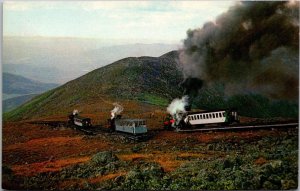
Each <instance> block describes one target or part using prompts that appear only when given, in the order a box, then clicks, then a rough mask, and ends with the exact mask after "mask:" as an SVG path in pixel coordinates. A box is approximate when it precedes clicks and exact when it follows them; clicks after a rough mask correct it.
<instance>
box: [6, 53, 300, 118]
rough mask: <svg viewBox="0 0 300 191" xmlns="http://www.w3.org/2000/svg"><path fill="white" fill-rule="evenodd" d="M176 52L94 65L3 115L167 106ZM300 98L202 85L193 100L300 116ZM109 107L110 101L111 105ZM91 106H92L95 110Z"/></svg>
mask: <svg viewBox="0 0 300 191" xmlns="http://www.w3.org/2000/svg"><path fill="white" fill-rule="evenodd" d="M177 59H178V52H176V51H172V52H169V53H167V54H165V55H162V56H160V57H138V58H136V57H129V58H124V59H122V60H119V61H117V62H114V63H112V64H110V65H107V66H105V67H102V68H99V69H96V70H94V71H92V72H90V73H88V74H86V75H84V76H81V77H79V78H77V79H75V80H72V81H70V82H68V83H66V84H64V85H62V86H60V87H58V88H56V89H53V90H50V91H48V92H46V93H44V94H41V95H39V96H37V97H35V98H34V99H32V100H30V101H29V102H27V103H25V104H23V105H22V106H20V107H18V108H16V109H14V110H12V111H10V112H8V113H5V114H4V120H21V119H30V118H34V117H41V116H52V115H56V114H62V113H63V114H65V112H66V111H71V110H72V109H74V108H76V107H77V106H78V105H81V106H82V107H88V106H89V105H90V104H92V103H96V104H98V103H99V104H98V105H99V106H98V105H97V107H98V108H101V107H104V106H103V105H101V104H100V102H101V101H102V103H103V101H104V102H106V99H109V100H114V101H115V100H116V101H121V100H133V101H136V102H139V103H148V104H152V105H157V106H161V107H163V108H166V107H167V105H168V104H169V103H170V102H171V101H172V100H173V99H174V98H176V97H181V96H182V92H183V89H181V88H180V87H179V85H178V84H180V82H182V80H183V76H182V72H181V70H180V67H179V66H178V64H177V62H176V60H177ZM298 105H299V104H298V102H297V101H284V100H270V99H268V98H267V97H264V96H262V95H258V94H240V95H233V96H226V95H225V93H224V86H222V85H221V84H217V85H215V86H214V87H203V88H202V89H201V90H200V93H199V95H198V96H197V97H196V98H195V99H194V101H193V105H192V106H193V108H198V109H199V108H200V109H219V108H236V109H237V111H238V112H239V113H240V114H241V115H243V116H249V117H260V118H272V117H288V118H290V117H292V118H298ZM110 107H111V104H110ZM94 109H95V108H92V109H91V110H90V111H94Z"/></svg>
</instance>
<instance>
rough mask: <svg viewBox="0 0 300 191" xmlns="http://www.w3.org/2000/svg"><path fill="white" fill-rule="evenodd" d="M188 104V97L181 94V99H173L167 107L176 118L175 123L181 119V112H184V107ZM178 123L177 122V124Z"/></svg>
mask: <svg viewBox="0 0 300 191" xmlns="http://www.w3.org/2000/svg"><path fill="white" fill-rule="evenodd" d="M188 105H189V97H188V96H183V97H182V98H181V99H179V98H176V99H174V100H173V101H172V102H171V103H170V105H169V106H168V108H167V111H168V113H170V114H171V115H172V116H173V119H176V120H175V121H176V123H178V122H179V121H181V119H182V117H183V114H185V113H186V107H187V106H188ZM177 125H178V124H177Z"/></svg>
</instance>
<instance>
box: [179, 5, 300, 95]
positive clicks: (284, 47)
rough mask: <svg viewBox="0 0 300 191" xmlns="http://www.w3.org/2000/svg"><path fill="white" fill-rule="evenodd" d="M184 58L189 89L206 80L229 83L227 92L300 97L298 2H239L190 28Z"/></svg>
mask: <svg viewBox="0 0 300 191" xmlns="http://www.w3.org/2000/svg"><path fill="white" fill-rule="evenodd" d="M180 63H181V64H182V67H183V73H184V78H185V79H186V80H185V81H184V82H183V83H182V85H183V86H184V87H185V88H186V90H185V94H194V93H195V92H193V91H194V90H193V89H195V90H197V91H198V89H199V88H201V86H202V85H203V82H205V84H206V85H208V86H209V85H212V84H215V83H221V84H224V86H225V93H226V94H227V95H232V94H237V93H245V92H246V93H260V94H263V95H266V96H268V97H270V98H273V99H292V100H294V99H298V89H299V71H298V70H299V66H298V64H299V2H296V1H295V2H287V1H276V2H263V1H251V2H246V1H242V2H239V3H237V4H236V5H235V6H233V7H231V8H230V9H229V10H228V11H227V12H226V13H224V14H222V15H220V16H219V17H217V19H216V21H215V22H208V23H206V24H204V25H203V27H202V28H199V29H194V30H188V31H187V38H186V39H185V40H184V48H183V49H182V50H181V51H180ZM195 79H198V83H194V81H195ZM195 84H196V85H195Z"/></svg>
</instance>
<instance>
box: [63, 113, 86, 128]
mask: <svg viewBox="0 0 300 191" xmlns="http://www.w3.org/2000/svg"><path fill="white" fill-rule="evenodd" d="M68 123H69V124H72V125H76V126H79V127H92V123H91V119H90V118H87V117H81V116H79V115H78V113H73V114H71V115H69V120H68Z"/></svg>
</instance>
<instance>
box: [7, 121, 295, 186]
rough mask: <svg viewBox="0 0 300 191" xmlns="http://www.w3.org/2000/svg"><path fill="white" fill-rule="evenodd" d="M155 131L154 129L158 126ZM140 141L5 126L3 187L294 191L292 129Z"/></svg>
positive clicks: (167, 135)
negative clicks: (262, 190)
mask: <svg viewBox="0 0 300 191" xmlns="http://www.w3.org/2000/svg"><path fill="white" fill-rule="evenodd" d="M157 129H159V128H157ZM157 129H156V130H155V131H154V128H151V129H150V133H151V134H152V137H151V139H150V140H148V141H145V142H139V143H135V142H133V141H130V140H128V139H126V138H124V136H121V135H118V134H110V133H104V132H103V133H100V134H98V135H96V136H88V135H84V134H83V133H82V132H79V131H75V130H73V129H70V128H67V127H60V128H51V127H48V126H43V125H34V124H29V123H27V122H24V121H23V122H5V123H4V124H3V142H2V143H3V150H2V151H3V157H2V158H3V161H2V164H3V168H2V172H3V176H2V186H3V188H5V189H30V190H33V189H49V190H57V189H61V190H82V189H84V190H95V189H105V190H106V189H119V190H123V189H154V190H157V189H168V190H170V189H171V190H199V189H204V190H224V189H225V190H227V189H238V190H241V189H296V188H297V187H298V129H280V130H279V129H278V130H258V131H240V132H232V131H228V132H205V133H201V132H196V133H176V132H173V131H163V130H162V131H157Z"/></svg>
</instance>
